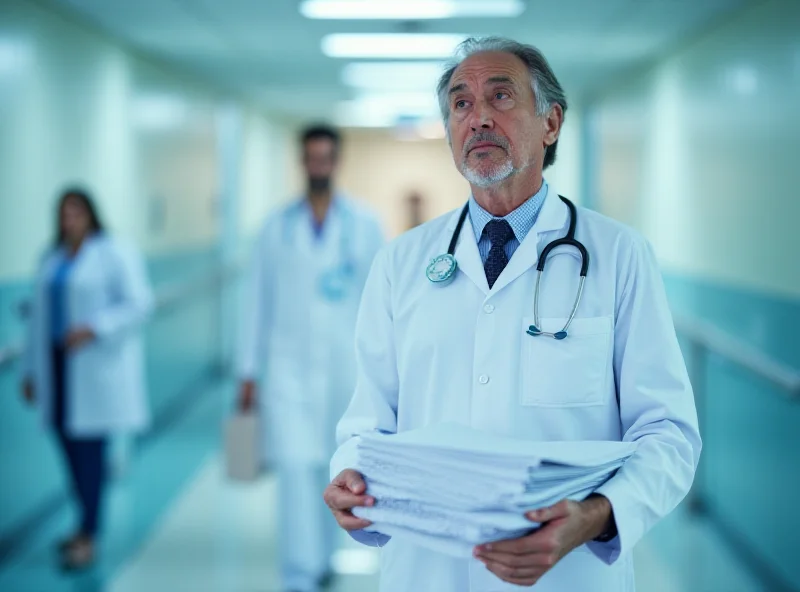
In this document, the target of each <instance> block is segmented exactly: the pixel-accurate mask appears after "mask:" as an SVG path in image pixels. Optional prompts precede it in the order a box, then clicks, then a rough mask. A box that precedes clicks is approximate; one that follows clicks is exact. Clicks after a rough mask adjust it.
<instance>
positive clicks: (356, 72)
mask: <svg viewBox="0 0 800 592" xmlns="http://www.w3.org/2000/svg"><path fill="white" fill-rule="evenodd" d="M443 69H444V62H352V63H350V64H347V65H346V66H345V67H344V69H343V70H342V83H343V84H345V86H349V87H352V88H356V89H365V90H385V91H406V90H427V91H430V92H431V93H433V92H434V90H435V88H436V82H437V80H438V78H439V76H440V75H441V73H442V71H443Z"/></svg>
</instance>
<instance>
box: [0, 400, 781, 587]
mask: <svg viewBox="0 0 800 592" xmlns="http://www.w3.org/2000/svg"><path fill="white" fill-rule="evenodd" d="M226 388H230V387H229V386H227V385H221V386H218V387H216V388H214V389H213V390H212V391H211V392H210V393H206V395H205V396H203V397H199V398H198V402H197V403H196V405H195V407H194V408H193V409H192V410H191V411H190V412H188V413H187V414H186V416H185V417H183V418H181V420H180V421H179V422H177V423H176V424H175V425H174V426H173V427H172V428H171V429H170V432H169V433H168V434H165V435H164V436H163V437H160V438H159V439H158V441H157V442H154V443H153V444H152V445H151V446H148V447H147V448H146V449H145V450H143V451H141V452H140V453H139V454H138V455H137V456H136V458H135V462H134V463H133V464H132V466H131V468H130V471H129V472H128V473H127V474H126V475H125V476H124V477H122V478H121V479H120V480H118V481H117V482H116V483H114V485H113V486H112V491H111V495H110V500H109V504H108V520H107V524H108V535H107V536H106V538H105V540H104V543H103V555H102V560H101V561H100V563H99V565H98V566H97V567H96V568H95V569H93V570H92V571H91V572H89V573H86V574H83V575H80V576H70V577H65V576H62V575H61V574H60V573H59V572H58V571H57V570H56V569H55V562H54V559H55V557H54V553H53V551H52V549H51V543H52V541H53V540H54V539H55V538H57V537H58V536H60V535H61V534H63V533H64V532H65V531H66V530H67V529H68V527H69V525H70V523H71V520H72V516H71V512H70V511H66V510H65V511H64V512H62V513H61V514H59V515H58V516H57V517H55V518H54V519H53V520H52V521H50V523H48V524H47V525H46V526H45V527H44V528H42V529H41V530H40V531H39V532H36V533H34V536H33V537H32V538H31V539H30V540H29V541H28V542H27V544H26V545H25V546H24V548H22V549H19V550H18V552H17V553H16V554H15V556H14V557H13V558H12V561H11V562H10V563H8V564H6V565H5V566H3V567H2V569H0V590H2V591H3V592H106V591H107V592H173V591H175V592H182V591H184V590H185V591H191V592H280V587H279V582H278V574H277V566H276V563H275V559H274V558H275V554H276V553H275V551H276V544H277V541H276V540H275V516H274V503H273V500H274V499H275V482H274V479H273V478H272V477H270V476H269V475H267V476H265V477H264V478H262V479H261V480H259V481H258V482H256V483H253V484H247V485H243V484H236V483H231V482H229V481H228V480H226V479H225V478H224V476H223V473H222V469H221V466H220V457H219V452H218V450H219V431H220V426H221V419H222V409H223V405H222V401H223V400H224V399H225V397H224V394H225V389H226ZM377 553H378V551H376V550H373V549H369V548H365V547H359V546H357V545H356V544H355V543H353V542H352V541H350V540H349V538H348V537H347V536H346V535H343V536H342V542H341V548H340V550H339V552H338V553H337V555H336V560H335V564H336V565H335V567H336V570H337V571H338V572H339V578H338V579H337V581H336V584H335V587H334V588H333V592H376V591H377V566H378V556H377ZM635 556H636V567H637V588H638V590H639V592H769V591H766V590H763V588H761V587H759V586H758V584H757V583H755V582H754V581H752V580H751V579H750V578H749V576H748V574H746V573H744V572H743V571H741V570H740V568H738V567H737V566H738V562H737V561H735V560H734V559H733V558H732V557H731V556H730V555H729V553H728V552H727V551H726V547H725V545H724V544H723V543H722V541H720V540H719V539H718V538H717V536H716V535H715V534H714V532H713V531H712V530H711V529H709V528H708V527H707V526H705V525H704V524H703V523H701V522H697V521H693V520H690V519H689V518H688V517H686V516H685V515H684V514H683V513H682V512H680V511H678V512H676V513H674V514H673V515H672V516H671V517H669V518H668V519H667V520H665V521H664V522H663V523H662V524H660V525H659V526H658V527H657V528H656V529H655V530H654V531H653V532H652V533H651V534H650V535H648V537H647V538H646V539H645V540H644V541H643V542H642V543H641V544H640V545H639V546H637V548H636V551H635ZM570 592H572V591H570ZM574 592H578V591H574ZM580 592H583V591H580Z"/></svg>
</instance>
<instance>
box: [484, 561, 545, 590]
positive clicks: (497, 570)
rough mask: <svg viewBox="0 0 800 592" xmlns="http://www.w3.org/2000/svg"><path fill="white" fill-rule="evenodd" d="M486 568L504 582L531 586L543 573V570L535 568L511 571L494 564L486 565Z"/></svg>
mask: <svg viewBox="0 0 800 592" xmlns="http://www.w3.org/2000/svg"><path fill="white" fill-rule="evenodd" d="M486 569H488V570H489V571H490V572H492V573H493V574H494V575H496V576H497V577H498V578H500V579H501V580H503V581H504V582H508V583H509V584H516V585H517V586H533V585H534V584H535V583H536V582H538V581H539V578H541V577H542V575H543V572H541V571H537V570H520V571H513V570H509V569H508V568H505V567H503V566H500V565H496V564H492V565H487V566H486Z"/></svg>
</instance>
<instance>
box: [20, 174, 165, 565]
mask: <svg viewBox="0 0 800 592" xmlns="http://www.w3.org/2000/svg"><path fill="white" fill-rule="evenodd" d="M152 305H153V298H152V294H151V290H150V285H149V283H148V280H147V277H146V273H145V270H144V265H143V262H142V260H141V258H140V257H139V255H138V254H137V253H136V252H135V251H134V249H133V248H132V247H131V246H129V245H127V244H124V243H122V242H121V241H119V240H117V239H114V238H112V237H110V236H108V235H107V234H106V233H104V231H103V225H102V223H101V222H100V219H99V217H98V215H97V212H96V209H95V206H94V204H93V202H92V199H91V198H90V197H89V195H88V194H87V193H86V192H85V191H83V190H81V189H68V190H67V191H65V192H64V193H63V194H62V196H61V199H60V202H59V206H58V220H57V232H56V240H55V242H54V244H53V245H52V247H51V248H50V249H49V250H48V251H47V252H46V253H45V255H44V257H43V258H42V261H41V265H40V267H39V270H38V273H37V276H36V283H35V293H34V297H33V303H32V307H31V318H30V323H29V333H28V341H27V347H26V352H25V357H24V387H23V390H24V396H25V399H26V400H27V401H28V402H30V403H36V405H37V406H38V408H39V410H40V412H41V416H42V420H43V422H44V424H45V425H46V426H48V427H50V428H52V429H53V431H54V432H55V434H56V436H57V438H58V442H59V444H60V446H61V448H62V450H63V452H64V456H65V459H66V462H67V466H68V469H69V473H70V477H71V482H72V486H73V489H74V491H75V494H76V497H77V499H78V502H79V505H80V509H81V516H82V518H81V523H80V526H79V528H78V529H77V531H76V532H75V533H74V534H73V535H72V536H71V537H69V538H68V539H66V540H65V541H63V542H62V543H60V544H59V550H60V552H61V555H62V565H63V567H64V568H65V569H80V568H83V567H87V566H88V565H90V564H91V563H92V562H93V560H94V555H95V552H94V541H95V537H96V535H97V532H98V527H99V517H100V508H101V505H102V498H103V488H104V487H103V486H104V481H105V470H104V468H105V467H104V453H105V448H106V441H107V438H108V436H109V435H110V434H112V433H120V432H134V431H140V430H143V429H144V428H145V427H147V425H148V423H149V419H150V416H149V409H148V405H147V399H146V396H145V388H144V376H143V374H144V373H143V360H142V358H143V355H142V341H141V336H140V328H141V326H142V324H143V322H144V321H145V320H146V318H147V317H148V315H149V313H150V311H151V309H152Z"/></svg>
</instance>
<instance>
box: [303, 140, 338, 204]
mask: <svg viewBox="0 0 800 592" xmlns="http://www.w3.org/2000/svg"><path fill="white" fill-rule="evenodd" d="M337 156H338V155H337V150H336V144H335V143H334V142H333V140H331V139H330V138H312V139H310V140H308V141H307V142H306V143H305V146H303V166H304V167H305V170H306V176H307V178H308V186H309V189H310V190H311V191H327V190H329V189H330V186H331V179H332V177H333V174H334V172H335V171H336V157H337Z"/></svg>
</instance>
